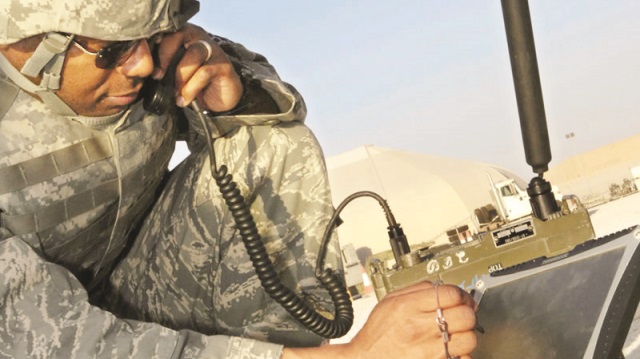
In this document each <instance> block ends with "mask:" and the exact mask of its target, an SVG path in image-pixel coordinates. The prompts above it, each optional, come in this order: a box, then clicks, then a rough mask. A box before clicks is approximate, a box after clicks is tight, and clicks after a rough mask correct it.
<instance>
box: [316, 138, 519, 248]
mask: <svg viewBox="0 0 640 359" xmlns="http://www.w3.org/2000/svg"><path fill="white" fill-rule="evenodd" d="M327 168H328V172H329V180H330V182H331V188H332V193H333V201H334V204H335V206H336V207H337V206H338V205H339V204H340V203H341V202H342V201H343V200H344V199H345V198H347V197H348V196H349V195H351V194H352V193H354V192H357V191H365V190H366V191H372V192H375V193H377V194H379V195H380V196H382V197H383V198H385V199H386V200H387V202H388V204H389V206H390V208H391V210H392V212H393V214H394V216H395V218H396V220H397V221H398V222H399V223H400V224H401V225H402V227H403V228H404V232H405V234H406V235H407V238H408V240H409V244H419V243H422V242H430V241H434V242H436V243H437V244H441V243H446V242H447V241H448V240H447V236H446V235H445V232H446V231H447V230H449V229H452V228H455V227H457V226H461V225H465V224H466V225H469V227H470V228H473V225H472V222H471V215H472V214H473V211H474V209H476V208H478V207H481V206H483V205H486V204H488V203H491V202H492V200H491V195H490V192H489V190H490V186H489V180H488V178H487V174H489V175H490V176H491V178H492V179H493V181H502V180H505V179H507V178H513V179H515V180H516V183H517V184H518V185H519V186H520V187H521V188H525V187H526V183H525V182H524V181H523V180H522V179H520V178H518V177H517V176H516V175H514V174H512V173H509V172H508V171H506V170H504V169H501V168H498V167H496V166H493V165H488V164H485V163H479V162H472V161H466V160H460V159H454V158H447V157H439V156H432V155H426V154H420V153H413V152H406V151H399V150H394V149H389V148H382V147H376V146H371V145H367V146H362V147H358V148H356V149H354V150H351V151H349V152H345V153H343V154H340V155H337V156H332V157H329V158H327ZM340 217H341V219H342V220H343V221H344V223H343V224H342V225H341V226H340V227H339V228H338V234H339V237H340V242H341V244H342V245H345V244H347V243H352V244H353V245H354V247H355V248H360V247H369V248H371V250H372V252H373V253H378V252H381V251H386V250H389V249H390V246H389V238H388V236H387V229H386V228H387V223H386V220H385V216H384V212H383V210H382V208H381V207H380V206H379V205H378V204H377V201H375V200H374V199H373V198H358V199H355V200H354V201H353V202H351V203H350V204H349V205H347V207H346V208H345V209H344V210H343V211H342V213H341V215H340Z"/></svg>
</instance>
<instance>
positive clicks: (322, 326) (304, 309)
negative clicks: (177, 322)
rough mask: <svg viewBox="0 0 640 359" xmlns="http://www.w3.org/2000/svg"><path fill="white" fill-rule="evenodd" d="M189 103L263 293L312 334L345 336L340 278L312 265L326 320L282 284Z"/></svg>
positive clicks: (346, 315)
mask: <svg viewBox="0 0 640 359" xmlns="http://www.w3.org/2000/svg"><path fill="white" fill-rule="evenodd" d="M191 106H192V108H193V110H194V111H195V112H196V113H197V114H198V117H199V119H200V122H201V123H202V126H203V127H204V132H205V137H206V142H207V143H206V145H207V147H208V150H209V160H210V163H211V174H212V176H213V178H214V179H215V181H216V184H217V185H218V188H219V190H220V193H221V194H222V197H223V198H224V200H225V203H226V204H227V207H228V208H229V211H230V212H231V215H232V216H233V219H234V221H235V223H236V226H237V228H238V230H239V233H240V236H241V237H242V242H243V244H244V246H245V248H246V250H247V253H248V255H249V258H250V260H251V263H252V264H253V267H254V269H255V272H256V274H257V276H258V279H260V283H261V284H262V287H263V288H264V290H265V292H267V294H269V296H270V297H271V298H272V299H273V300H275V301H276V302H278V303H279V304H280V305H281V306H282V307H283V308H284V309H285V310H286V311H287V312H289V314H291V315H292V316H293V317H294V318H296V319H297V320H298V321H299V322H300V323H301V324H302V325H304V326H305V327H306V328H308V329H309V330H311V331H313V332H314V333H316V334H318V335H320V336H322V337H325V338H339V337H341V336H343V335H345V334H346V333H347V332H348V331H349V329H350V328H351V326H352V325H353V307H352V305H351V298H350V297H349V294H348V293H347V290H346V287H345V285H344V282H343V280H342V279H341V278H340V276H339V275H338V274H336V273H334V271H333V270H331V269H325V270H324V271H318V268H316V276H317V278H318V280H319V281H320V284H321V285H322V287H323V288H325V289H326V290H327V291H328V292H329V295H330V296H331V299H332V301H333V304H334V307H335V317H334V319H329V318H327V317H325V316H323V315H321V314H320V313H318V312H317V311H316V310H315V309H314V308H312V307H311V306H310V305H309V304H308V303H306V302H305V301H304V300H302V299H301V298H300V297H299V296H298V295H297V294H295V293H294V292H293V291H291V290H290V289H289V288H287V287H286V286H284V285H283V284H282V282H281V281H280V279H279V278H278V274H277V272H276V270H275V268H274V267H273V263H272V262H271V259H270V258H269V254H268V253H267V250H266V248H265V246H264V243H263V241H262V237H261V236H260V234H259V233H258V229H257V227H256V224H255V221H254V219H253V216H252V215H251V211H250V209H249V206H248V205H247V204H246V203H245V199H244V197H243V196H242V194H241V193H240V190H239V189H238V186H237V184H236V183H235V182H234V181H233V178H232V176H231V174H229V173H227V167H226V166H225V165H222V166H220V168H219V169H218V168H216V162H215V153H214V150H213V141H212V138H211V134H210V131H209V128H208V127H207V121H206V119H205V117H204V115H203V113H202V112H201V111H200V108H199V107H198V104H197V103H196V101H193V102H192V105H191ZM323 245H324V246H326V245H327V244H325V242H324V241H323ZM320 252H321V253H323V255H324V253H326V248H325V249H323V248H321V249H320Z"/></svg>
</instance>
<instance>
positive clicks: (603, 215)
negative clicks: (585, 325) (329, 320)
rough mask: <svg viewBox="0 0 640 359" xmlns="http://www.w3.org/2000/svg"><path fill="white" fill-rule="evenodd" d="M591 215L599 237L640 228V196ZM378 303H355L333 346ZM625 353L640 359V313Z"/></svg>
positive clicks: (365, 299) (354, 329)
mask: <svg viewBox="0 0 640 359" xmlns="http://www.w3.org/2000/svg"><path fill="white" fill-rule="evenodd" d="M590 212H591V222H592V223H593V227H594V229H595V231H596V236H598V237H601V236H604V235H607V234H610V233H614V232H616V231H618V230H621V229H625V228H628V227H632V226H634V225H637V224H640V193H636V194H633V195H630V196H627V197H624V198H622V199H618V200H616V201H612V202H609V203H605V204H602V205H600V206H597V207H594V208H592V209H591V210H590ZM376 303H377V300H376V297H375V295H373V294H369V295H367V296H365V297H363V298H361V299H358V300H355V301H354V303H353V307H354V311H355V320H354V324H353V327H352V328H351V331H349V333H347V335H345V336H344V337H342V338H339V339H334V340H332V341H331V342H332V343H346V342H349V341H350V340H351V338H353V336H354V335H355V334H356V333H357V332H358V330H360V328H362V326H363V325H364V323H365V321H366V320H367V317H368V316H369V313H370V312H371V310H372V309H373V307H374V306H375V305H376ZM623 353H624V355H625V357H626V359H640V311H639V312H637V313H636V315H635V319H634V322H633V324H632V326H631V329H630V330H629V333H628V335H627V339H626V342H625V345H624V349H623Z"/></svg>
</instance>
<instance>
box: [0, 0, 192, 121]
mask: <svg viewBox="0 0 640 359" xmlns="http://www.w3.org/2000/svg"><path fill="white" fill-rule="evenodd" d="M198 10H199V2H198V1H197V0H136V1H130V0H109V1H104V0H31V1H24V0H2V1H0V24H2V25H0V45H6V44H13V43H15V42H18V41H20V40H22V39H26V38H28V37H31V36H34V35H38V34H44V37H43V39H42V41H41V42H40V44H39V45H38V47H37V48H36V50H35V52H34V53H33V55H32V56H31V58H29V60H28V61H27V62H26V63H25V65H24V66H23V67H22V69H20V70H19V71H18V70H16V69H15V68H14V67H13V66H12V65H11V64H10V63H9V61H8V60H7V59H6V58H5V57H4V56H3V55H2V54H0V69H1V70H2V71H3V72H4V73H5V75H6V76H8V77H9V78H10V79H11V80H12V81H13V82H14V83H15V84H16V85H18V86H19V87H21V88H22V89H23V90H25V91H27V92H30V93H34V94H36V95H38V96H39V97H40V98H41V99H42V100H43V101H44V102H45V103H46V104H47V105H48V106H49V107H51V109H52V110H53V111H55V112H56V113H58V114H61V115H67V116H73V115H76V114H75V112H74V111H73V110H72V109H71V108H69V107H68V106H67V105H66V104H65V103H64V102H63V101H62V100H61V99H60V98H59V97H58V96H56V94H55V90H57V89H58V88H60V73H61V71H62V65H63V63H64V58H65V55H66V51H67V49H68V47H69V45H70V44H71V42H72V40H73V36H74V35H82V36H86V37H90V38H94V39H98V40H104V41H127V40H134V39H141V38H148V37H151V36H153V35H154V34H156V33H158V32H166V31H175V30H177V29H179V28H181V27H182V26H183V25H184V24H185V23H186V22H187V21H188V20H189V19H190V18H191V17H192V16H193V15H195V14H196V13H197V12H198ZM65 34H70V36H68V35H65ZM39 74H42V80H41V81H40V83H39V84H38V85H35V84H33V83H32V82H31V81H29V80H28V79H27V78H26V77H25V76H24V75H26V76H31V77H36V76H38V75H39Z"/></svg>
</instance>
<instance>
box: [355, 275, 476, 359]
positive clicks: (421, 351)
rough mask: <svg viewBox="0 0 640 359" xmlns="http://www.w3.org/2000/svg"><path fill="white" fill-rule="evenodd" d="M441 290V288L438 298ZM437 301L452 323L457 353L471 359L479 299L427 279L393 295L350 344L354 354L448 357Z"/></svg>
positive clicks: (452, 344)
mask: <svg viewBox="0 0 640 359" xmlns="http://www.w3.org/2000/svg"><path fill="white" fill-rule="evenodd" d="M436 290H437V291H438V294H437V297H436ZM437 302H439V304H440V308H441V309H442V314H443V317H444V318H445V320H446V323H447V332H448V337H449V341H448V343H447V349H448V351H449V355H450V356H451V357H456V356H459V357H460V358H461V359H464V358H470V357H469V356H468V355H469V353H471V352H472V351H473V349H474V348H475V347H476V344H477V341H476V340H477V339H476V335H475V332H474V328H475V324H476V316H475V304H474V302H473V299H472V298H471V296H470V295H469V294H468V293H467V292H465V291H463V290H461V289H460V288H458V287H455V286H449V285H441V286H439V287H438V288H436V287H435V286H434V285H433V284H431V283H421V284H418V285H415V286H412V287H409V288H406V289H404V290H401V291H397V292H394V293H392V294H389V295H387V296H386V297H385V298H384V299H383V300H382V301H380V303H378V305H377V306H376V307H375V308H374V310H373V311H372V312H371V315H370V316H369V319H368V320H367V322H366V323H365V325H364V327H363V328H362V329H361V330H360V332H359V333H358V334H357V335H356V336H355V337H354V338H353V340H352V341H351V343H350V344H348V346H349V350H351V351H352V353H353V354H352V355H353V356H351V357H352V358H429V359H433V358H445V345H444V342H443V336H442V332H441V330H440V329H439V326H438V323H437V322H436V318H437V312H436V308H437Z"/></svg>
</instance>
